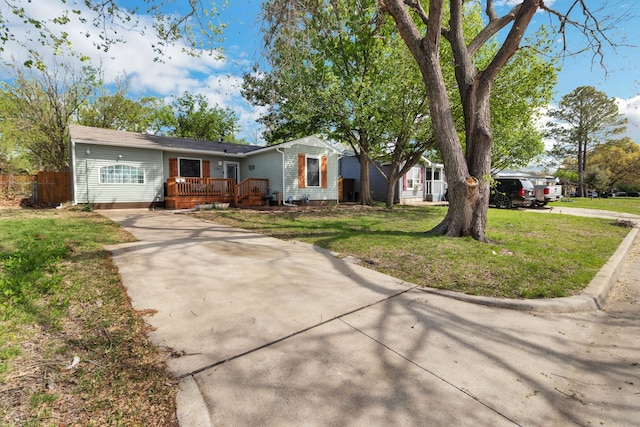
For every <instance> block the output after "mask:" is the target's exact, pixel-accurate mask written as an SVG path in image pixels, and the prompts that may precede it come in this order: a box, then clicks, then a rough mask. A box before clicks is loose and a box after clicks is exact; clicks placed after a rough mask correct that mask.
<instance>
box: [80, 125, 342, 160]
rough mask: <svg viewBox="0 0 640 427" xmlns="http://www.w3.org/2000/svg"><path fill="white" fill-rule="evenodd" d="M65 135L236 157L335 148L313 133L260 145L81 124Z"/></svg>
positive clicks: (100, 142)
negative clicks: (280, 150) (281, 150)
mask: <svg viewBox="0 0 640 427" xmlns="http://www.w3.org/2000/svg"><path fill="white" fill-rule="evenodd" d="M69 135H70V137H71V141H72V142H73V143H74V144H75V143H84V144H97V145H108V146H116V147H123V146H124V147H134V148H146V149H152V150H162V151H180V152H192V153H202V154H212V153H220V154H224V155H227V156H228V155H231V156H236V157H245V156H247V155H249V154H253V153H258V152H260V153H262V152H265V151H269V150H276V149H278V148H290V147H293V146H295V145H311V146H319V147H323V148H329V149H331V150H333V151H336V150H335V148H334V147H333V146H331V145H330V144H328V143H327V142H325V141H324V140H322V139H320V138H318V137H317V136H313V135H312V136H307V137H304V138H299V139H296V140H293V141H288V142H283V143H281V144H277V145H270V146H267V147H265V146H261V145H246V144H232V143H228V142H214V141H203V140H198V139H188V138H173V137H168V136H158V135H149V134H144V133H136V132H125V131H119V130H113V129H102V128H94V127H89V126H81V125H69Z"/></svg>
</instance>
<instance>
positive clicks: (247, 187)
mask: <svg viewBox="0 0 640 427" xmlns="http://www.w3.org/2000/svg"><path fill="white" fill-rule="evenodd" d="M237 188H238V192H237V193H236V204H243V203H246V204H250V205H253V204H255V203H259V202H260V204H262V202H264V200H266V197H268V189H269V180H268V179H264V178H247V179H245V180H244V181H242V182H240V184H238V186H237Z"/></svg>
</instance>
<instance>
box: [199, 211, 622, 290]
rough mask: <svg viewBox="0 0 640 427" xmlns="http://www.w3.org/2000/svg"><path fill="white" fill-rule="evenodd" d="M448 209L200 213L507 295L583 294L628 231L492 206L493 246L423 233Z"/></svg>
mask: <svg viewBox="0 0 640 427" xmlns="http://www.w3.org/2000/svg"><path fill="white" fill-rule="evenodd" d="M445 212H446V207H415V206H396V207H395V208H394V209H393V210H392V211H388V210H386V209H384V208H380V207H374V208H361V207H355V208H352V209H346V208H323V209H318V210H315V211H300V212H295V211H287V212H277V213H274V212H258V211H252V210H233V209H232V210H227V211H215V210H214V211H205V212H200V213H197V215H198V216H200V217H203V218H206V219H210V220H212V221H216V222H220V223H224V224H228V225H232V226H237V227H241V228H245V229H249V230H253V231H256V232H259V233H263V234H268V235H270V236H273V237H276V238H279V239H285V240H289V239H292V240H300V241H304V242H308V243H312V244H315V245H318V246H321V247H323V248H326V249H329V250H332V251H335V252H338V253H340V255H341V256H348V255H350V256H354V257H356V258H358V259H360V260H361V261H362V263H363V265H365V266H367V267H369V268H372V269H375V270H377V271H380V272H382V273H386V274H389V275H391V276H394V277H397V278H400V279H402V280H405V281H408V282H412V283H416V284H418V285H422V286H428V287H434V288H439V289H448V290H454V291H459V292H465V293H468V294H473V295H487V296H496V297H508V298H545V297H562V296H569V295H572V294H575V293H577V292H580V290H582V289H583V288H584V287H585V286H586V285H587V284H588V283H589V282H590V280H591V279H592V278H593V277H594V275H595V274H596V273H597V272H598V270H599V269H600V268H601V267H602V265H603V264H604V263H605V262H606V261H607V260H608V259H609V258H610V256H611V255H612V254H613V252H615V250H616V249H617V247H618V246H619V244H620V242H621V241H622V240H623V239H624V237H625V236H626V235H627V233H628V232H629V229H628V228H623V227H619V226H614V225H612V222H611V221H609V220H604V219H596V218H582V217H574V216H568V215H544V214H540V213H536V212H529V211H527V210H526V209H525V210H499V209H490V210H489V222H488V225H487V235H488V236H489V238H490V239H491V240H492V241H493V243H492V244H484V243H479V242H477V241H475V240H473V239H471V238H455V239H454V238H445V237H434V236H430V235H428V234H426V233H425V232H426V231H428V230H429V229H431V228H432V227H433V226H435V225H436V224H437V223H438V222H439V221H440V220H441V219H442V218H443V217H444V215H445Z"/></svg>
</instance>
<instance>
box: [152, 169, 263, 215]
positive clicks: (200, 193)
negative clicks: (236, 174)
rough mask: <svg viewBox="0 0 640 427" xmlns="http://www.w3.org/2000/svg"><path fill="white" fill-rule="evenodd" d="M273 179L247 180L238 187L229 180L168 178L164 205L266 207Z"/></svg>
mask: <svg viewBox="0 0 640 427" xmlns="http://www.w3.org/2000/svg"><path fill="white" fill-rule="evenodd" d="M268 187H269V180H268V179H262V178H247V179H245V180H244V181H242V182H240V183H239V184H236V180H235V179H226V178H180V177H173V178H169V179H167V194H166V195H165V198H164V206H165V208H167V209H191V208H194V207H196V206H197V205H200V204H206V203H229V204H230V205H231V206H235V207H243V206H264V205H266V203H267V197H268Z"/></svg>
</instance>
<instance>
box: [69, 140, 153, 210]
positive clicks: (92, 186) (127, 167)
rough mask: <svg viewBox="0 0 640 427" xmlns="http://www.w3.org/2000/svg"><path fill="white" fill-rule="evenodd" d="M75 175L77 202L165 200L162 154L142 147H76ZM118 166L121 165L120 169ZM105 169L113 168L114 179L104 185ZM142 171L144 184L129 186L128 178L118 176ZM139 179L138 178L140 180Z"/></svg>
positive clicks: (83, 145) (130, 176)
mask: <svg viewBox="0 0 640 427" xmlns="http://www.w3.org/2000/svg"><path fill="white" fill-rule="evenodd" d="M75 153H76V163H75V168H76V171H77V172H76V174H75V180H76V181H75V183H74V191H75V192H76V193H75V201H76V202H77V203H128V202H149V203H151V202H153V201H161V200H164V181H163V177H162V153H161V152H159V151H157V150H147V149H142V148H129V147H110V146H104V145H86V144H76V148H75ZM115 166H118V167H117V168H116V167H115ZM104 168H107V170H108V168H113V169H112V171H113V172H114V174H113V175H112V176H113V177H114V180H116V179H117V180H121V181H122V182H104V175H103V172H104V171H105V169H104ZM135 170H137V171H140V173H141V174H142V178H143V182H139V183H135V184H132V183H127V182H126V180H127V179H128V180H130V179H131V178H132V177H137V178H139V177H140V174H136V173H134V175H129V178H124V176H122V177H118V178H115V177H116V175H117V171H121V172H123V171H129V173H131V171H135ZM137 178H136V179H137Z"/></svg>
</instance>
